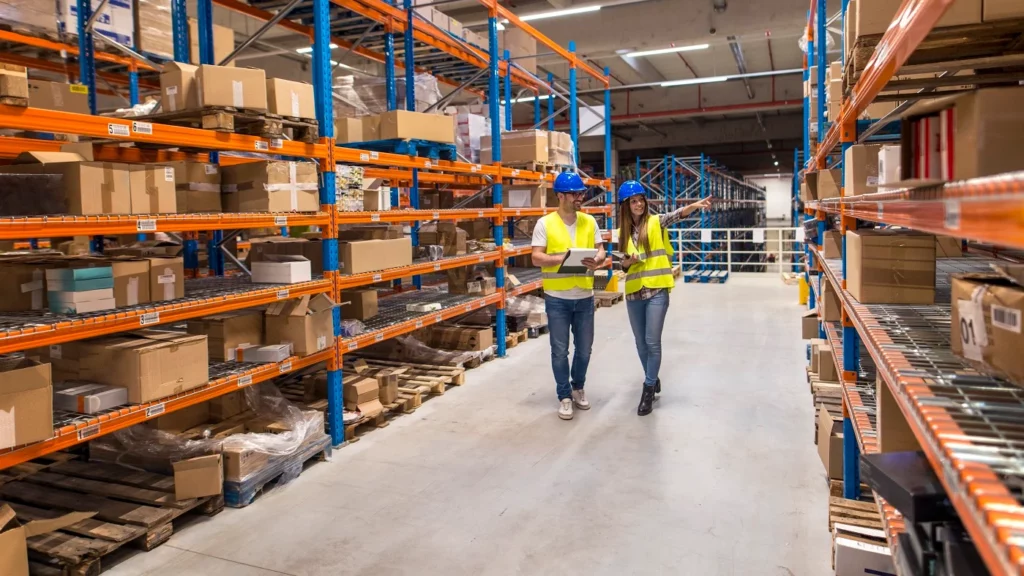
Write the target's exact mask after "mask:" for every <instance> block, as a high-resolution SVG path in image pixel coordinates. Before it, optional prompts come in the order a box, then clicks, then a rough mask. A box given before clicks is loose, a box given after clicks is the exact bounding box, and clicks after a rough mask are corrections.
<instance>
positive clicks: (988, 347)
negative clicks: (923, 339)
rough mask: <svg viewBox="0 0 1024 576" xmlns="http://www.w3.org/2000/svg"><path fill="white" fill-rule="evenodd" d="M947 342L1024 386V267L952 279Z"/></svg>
mask: <svg viewBox="0 0 1024 576" xmlns="http://www.w3.org/2000/svg"><path fill="white" fill-rule="evenodd" d="M952 282H953V290H952V296H951V306H950V311H951V316H950V320H951V322H950V326H951V334H950V345H951V348H952V350H953V352H954V353H956V354H958V355H959V356H962V357H963V358H965V359H966V360H968V361H969V362H971V363H972V364H974V365H976V366H978V367H980V368H983V369H985V370H987V371H991V372H994V373H995V374H997V375H999V376H1002V377H1003V378H1006V379H1007V380H1009V381H1010V382H1013V383H1014V384H1016V385H1018V386H1022V387H1024V359H1022V357H1021V354H1020V351H1021V350H1022V349H1024V348H1022V346H1024V337H1022V333H1024V330H1022V328H1021V327H1022V326H1024V323H1022V321H1021V318H1022V317H1024V267H1022V266H1020V265H1012V264H1001V265H999V266H996V267H995V270H994V271H993V272H991V273H973V274H958V275H955V276H954V277H953V279H952Z"/></svg>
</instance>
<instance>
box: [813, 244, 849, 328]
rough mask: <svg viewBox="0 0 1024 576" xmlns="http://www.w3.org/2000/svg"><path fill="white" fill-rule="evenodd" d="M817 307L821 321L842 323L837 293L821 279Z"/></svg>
mask: <svg viewBox="0 0 1024 576" xmlns="http://www.w3.org/2000/svg"><path fill="white" fill-rule="evenodd" d="M847 261H849V255H847ZM818 307H819V309H820V310H821V319H822V320H823V321H825V322H840V321H842V314H843V307H842V302H841V301H840V299H839V293H838V292H836V289H835V287H833V286H832V283H831V282H829V281H828V279H824V278H823V279H822V281H821V301H820V302H818Z"/></svg>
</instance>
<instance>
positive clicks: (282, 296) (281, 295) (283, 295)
mask: <svg viewBox="0 0 1024 576" xmlns="http://www.w3.org/2000/svg"><path fill="white" fill-rule="evenodd" d="M277 299H278V300H287V299H288V290H287V289H285V290H278V291H277Z"/></svg>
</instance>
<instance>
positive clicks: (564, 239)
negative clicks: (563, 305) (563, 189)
mask: <svg viewBox="0 0 1024 576" xmlns="http://www.w3.org/2000/svg"><path fill="white" fill-rule="evenodd" d="M541 221H542V222H543V223H544V230H545V231H546V232H547V237H548V245H547V248H546V249H545V253H547V254H565V253H566V252H568V251H569V249H570V248H594V247H595V246H594V235H596V234H597V220H594V217H593V216H591V215H590V214H584V213H583V212H577V213H576V241H575V242H573V241H572V238H570V237H569V228H568V227H567V226H566V225H565V222H562V217H561V216H559V215H558V212H552V213H551V214H548V215H547V216H545V217H544V218H542V219H541ZM560 267H561V265H556V266H546V267H542V268H541V269H540V270H541V285H542V286H543V287H544V290H572V289H573V288H583V289H584V290H593V289H594V272H593V271H591V270H588V271H587V273H586V274H562V273H559V272H558V269H559V268H560Z"/></svg>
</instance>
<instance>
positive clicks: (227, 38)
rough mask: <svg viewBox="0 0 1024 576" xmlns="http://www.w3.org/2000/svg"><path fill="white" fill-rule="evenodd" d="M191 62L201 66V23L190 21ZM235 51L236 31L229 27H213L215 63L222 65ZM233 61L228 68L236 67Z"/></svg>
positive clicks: (216, 25) (191, 19) (217, 25)
mask: <svg viewBox="0 0 1024 576" xmlns="http://www.w3.org/2000/svg"><path fill="white" fill-rule="evenodd" d="M188 39H189V61H190V62H191V63H192V64H199V22H198V21H196V19H195V18H189V19H188ZM234 49H235V31H234V30H233V29H231V28H228V27H227V26H221V25H219V24H214V25H213V61H214V62H217V63H220V62H223V61H224V59H225V58H227V57H228V55H229V54H231V52H233V51H234ZM234 65H235V63H234V62H233V61H232V62H231V63H229V64H228V66H234Z"/></svg>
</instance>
